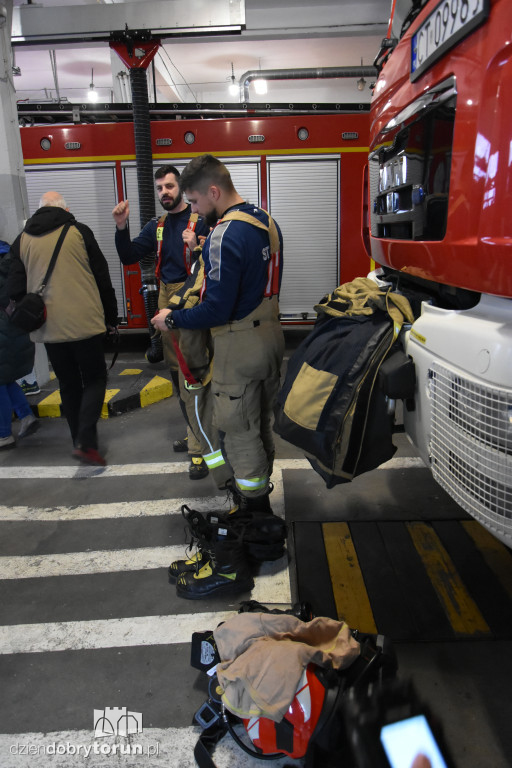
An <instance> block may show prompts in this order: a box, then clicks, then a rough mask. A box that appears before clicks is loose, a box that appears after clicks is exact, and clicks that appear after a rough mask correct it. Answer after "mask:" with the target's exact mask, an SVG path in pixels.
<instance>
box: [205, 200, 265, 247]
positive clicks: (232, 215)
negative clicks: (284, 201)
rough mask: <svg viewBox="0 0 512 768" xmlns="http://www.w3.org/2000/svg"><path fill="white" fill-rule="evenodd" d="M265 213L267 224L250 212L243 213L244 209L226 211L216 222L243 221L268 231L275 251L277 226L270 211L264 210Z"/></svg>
mask: <svg viewBox="0 0 512 768" xmlns="http://www.w3.org/2000/svg"><path fill="white" fill-rule="evenodd" d="M261 210H262V211H263V210H264V209H263V208H262V209H261ZM265 213H266V214H267V216H268V226H267V225H266V224H264V223H263V222H262V221H260V220H259V219H257V218H256V216H251V214H250V213H245V212H244V211H230V212H229V213H226V215H225V216H223V217H222V219H220V220H219V221H218V222H217V224H220V223H221V222H223V221H245V223H246V224H252V225H253V227H258V229H264V230H265V231H266V232H268V235H269V238H270V248H271V250H272V253H277V251H278V250H279V235H278V234H277V228H276V225H275V223H274V219H273V218H272V216H271V215H270V213H268V211H265Z"/></svg>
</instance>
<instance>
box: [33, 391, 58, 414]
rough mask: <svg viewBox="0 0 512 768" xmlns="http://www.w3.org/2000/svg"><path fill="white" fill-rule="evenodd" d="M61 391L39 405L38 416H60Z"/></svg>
mask: <svg viewBox="0 0 512 768" xmlns="http://www.w3.org/2000/svg"><path fill="white" fill-rule="evenodd" d="M61 402H62V400H61V399H60V390H58V389H57V390H55V392H52V393H51V395H47V397H45V398H44V400H41V402H40V403H38V404H37V413H38V416H60V404H61Z"/></svg>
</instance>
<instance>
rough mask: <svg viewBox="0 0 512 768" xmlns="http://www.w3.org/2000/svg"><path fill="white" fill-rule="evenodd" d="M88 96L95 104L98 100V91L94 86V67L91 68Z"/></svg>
mask: <svg viewBox="0 0 512 768" xmlns="http://www.w3.org/2000/svg"><path fill="white" fill-rule="evenodd" d="M87 98H88V99H89V101H90V102H91V103H92V104H95V103H96V102H97V101H98V91H97V90H96V88H95V87H94V69H91V84H90V86H89V90H88V91H87Z"/></svg>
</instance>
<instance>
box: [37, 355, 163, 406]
mask: <svg viewBox="0 0 512 768" xmlns="http://www.w3.org/2000/svg"><path fill="white" fill-rule="evenodd" d="M161 373H162V372H160V373H156V372H155V370H151V369H150V368H149V366H144V367H142V368H127V367H124V366H123V365H115V366H114V367H113V368H112V370H111V371H109V374H108V381H107V391H106V392H105V400H104V403H103V408H102V411H101V417H102V418H103V419H108V418H109V417H111V416H120V415H121V414H123V413H127V412H128V411H132V410H134V409H135V408H145V407H146V406H148V405H152V404H153V403H157V402H159V401H160V400H165V398H167V397H171V395H172V393H173V386H172V381H171V377H170V374H168V373H167V372H164V375H161ZM51 376H52V378H51V380H50V381H49V382H48V384H45V385H44V386H41V394H40V395H37V396H34V397H31V398H30V404H31V406H32V410H33V411H34V413H35V414H36V415H37V416H39V417H41V418H44V417H50V418H51V417H56V416H62V412H61V397H60V390H59V383H58V381H57V379H56V378H55V376H54V374H51Z"/></svg>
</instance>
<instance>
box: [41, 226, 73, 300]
mask: <svg viewBox="0 0 512 768" xmlns="http://www.w3.org/2000/svg"><path fill="white" fill-rule="evenodd" d="M70 226H71V224H69V223H68V224H64V226H63V227H62V231H61V233H60V235H59V239H58V240H57V244H56V246H55V248H54V250H53V254H52V258H51V259H50V263H49V265H48V269H47V270H46V275H45V276H44V278H43V282H42V283H41V286H40V288H39V290H38V294H39V295H41V294H42V292H43V291H44V289H45V288H46V284H47V283H48V280H49V279H50V277H51V274H52V272H53V268H54V266H55V262H56V261H57V256H58V255H59V251H60V249H61V247H62V243H63V242H64V238H65V237H66V235H67V233H68V229H69V228H70Z"/></svg>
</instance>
